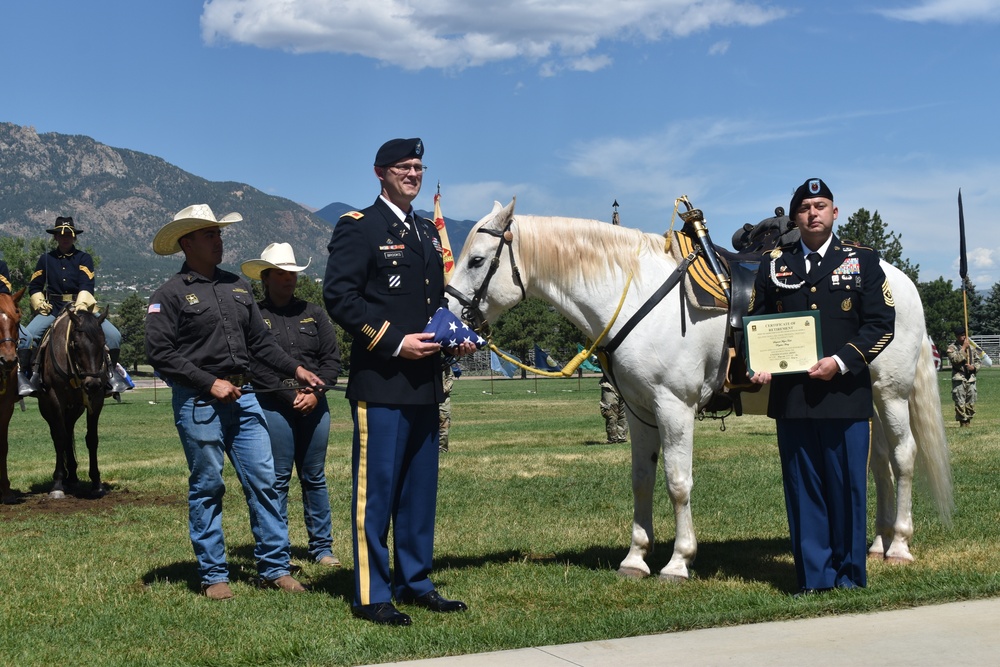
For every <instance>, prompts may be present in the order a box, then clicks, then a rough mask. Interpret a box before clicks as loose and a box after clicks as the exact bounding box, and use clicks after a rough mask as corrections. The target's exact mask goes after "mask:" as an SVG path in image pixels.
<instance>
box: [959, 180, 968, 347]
mask: <svg viewBox="0 0 1000 667" xmlns="http://www.w3.org/2000/svg"><path fill="white" fill-rule="evenodd" d="M958 275H959V276H960V277H961V279H962V310H963V312H964V315H965V337H966V338H968V337H969V302H968V299H967V295H966V283H968V282H969V260H968V257H967V255H966V253H965V212H964V211H963V210H962V188H959V189H958Z"/></svg>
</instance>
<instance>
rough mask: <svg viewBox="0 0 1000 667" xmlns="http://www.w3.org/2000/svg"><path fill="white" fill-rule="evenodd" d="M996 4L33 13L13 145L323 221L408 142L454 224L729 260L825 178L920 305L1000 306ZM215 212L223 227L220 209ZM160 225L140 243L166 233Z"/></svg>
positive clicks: (2, 31)
mask: <svg viewBox="0 0 1000 667" xmlns="http://www.w3.org/2000/svg"><path fill="white" fill-rule="evenodd" d="M998 37H1000V0H867V1H865V2H861V1H855V0H842V1H841V2H837V3H832V2H830V3H827V2H822V3H820V2H809V3H793V2H789V1H785V0H780V1H775V2H768V1H766V0H745V1H743V0H699V1H696V0H618V1H617V2H614V1H611V2H609V1H608V0H562V1H561V2H559V3H553V2H540V1H538V0H507V2H502V3H501V2H493V1H484V0H425V1H422V2H418V1H415V0H412V1H411V0H209V1H208V2H193V1H191V0H171V1H170V2H145V1H137V0H124V1H119V0H96V1H94V2H71V1H69V0H63V1H56V0H32V1H31V2H5V3H3V4H2V5H0V121H7V122H13V123H17V124H20V125H31V126H34V127H35V128H36V129H37V130H38V131H39V132H60V133H66V134H84V135H88V136H90V137H93V138H94V139H96V140H98V141H100V142H103V143H106V144H109V145H111V146H115V147H122V148H130V149H134V150H138V151H142V152H146V153H151V154H154V155H157V156H160V157H162V158H164V159H165V160H167V161H168V162H171V163H173V164H175V165H177V166H179V167H181V168H183V169H185V170H187V171H190V172H192V173H194V174H197V175H199V176H202V177H204V178H208V179H210V180H233V181H241V182H246V183H249V184H251V185H253V186H255V187H257V188H259V189H261V190H263V191H265V192H268V193H271V194H275V195H280V196H283V197H288V198H289V199H293V200H295V201H298V202H301V203H303V204H305V205H308V206H311V207H315V208H319V207H322V206H325V205H326V204H329V203H331V202H334V201H343V202H347V203H351V204H354V205H356V206H365V205H367V204H368V203H370V202H371V201H372V200H373V199H374V198H375V196H376V194H377V181H376V180H375V178H374V176H373V175H372V172H371V163H372V160H373V158H374V154H375V151H376V149H377V148H378V146H379V145H380V144H381V143H382V142H383V141H385V140H386V139H389V138H392V137H400V136H402V137H411V136H420V137H422V138H423V139H424V142H425V144H426V147H427V152H426V155H425V158H424V161H425V163H426V164H428V165H429V166H430V169H429V171H428V172H427V174H426V176H425V186H424V192H423V193H422V195H421V197H420V199H418V201H417V202H416V204H417V207H418V208H425V209H430V208H431V207H432V204H431V196H432V194H433V191H434V186H435V184H436V183H437V182H438V181H440V183H441V191H442V197H443V202H442V204H443V208H444V212H445V213H446V214H447V215H448V216H449V217H455V218H469V219H478V218H480V217H482V216H483V215H485V214H486V213H487V212H489V210H490V208H491V206H492V202H493V200H494V199H498V200H500V201H502V202H504V203H506V202H507V201H509V200H510V198H511V197H512V196H515V195H516V196H517V210H518V211H519V212H521V213H533V214H541V215H566V216H574V217H587V218H599V219H604V220H610V216H611V204H612V202H613V201H614V200H615V199H617V200H618V202H619V203H620V205H621V206H620V209H619V210H620V214H621V218H622V223H623V224H624V225H627V226H631V227H638V228H641V229H645V230H647V231H663V230H665V229H666V228H667V226H668V225H669V222H670V217H671V212H672V208H673V201H674V199H675V198H676V197H678V196H680V195H682V194H686V195H688V196H689V197H690V198H691V200H692V201H693V202H694V204H695V205H696V206H698V207H699V208H701V209H703V210H704V211H705V214H706V217H707V219H708V222H709V226H710V229H711V232H712V235H713V237H714V238H715V239H716V241H717V242H719V243H720V244H726V245H728V242H729V239H730V238H731V236H732V233H733V232H734V231H735V230H736V229H737V228H738V227H739V226H741V225H742V224H743V223H745V222H757V221H758V220H760V219H762V218H764V217H768V216H769V215H770V214H771V212H772V211H773V209H774V207H775V206H778V205H782V206H787V205H788V200H789V198H790V195H791V193H792V191H793V190H794V189H795V187H796V186H797V185H799V184H800V183H802V182H803V181H804V180H805V179H806V178H809V177H813V176H819V177H821V178H823V179H824V180H825V181H826V182H827V183H828V184H829V186H830V188H831V189H832V190H833V193H834V196H835V200H836V204H837V205H838V206H839V208H840V214H841V220H840V222H846V219H847V217H848V216H849V215H850V214H851V213H853V212H854V211H856V210H857V209H858V208H861V207H864V208H867V209H868V210H870V211H874V210H877V211H878V212H879V214H880V215H881V216H882V218H883V220H885V221H886V222H887V223H888V225H889V226H890V229H892V230H893V231H895V232H897V233H900V234H902V241H903V247H904V252H905V254H906V255H907V256H908V257H909V258H910V260H911V261H913V262H916V263H919V264H920V268H921V275H920V278H921V280H932V279H934V278H936V277H938V276H944V277H945V278H948V279H951V280H953V281H954V283H955V284H957V283H958V237H957V202H956V198H957V194H958V190H959V188H962V195H963V200H964V204H965V216H966V225H967V240H968V247H969V263H970V277H972V279H973V281H974V282H975V284H976V285H977V287H978V288H979V289H980V291H983V292H985V291H987V290H989V288H990V287H991V286H992V285H993V284H994V283H996V282H998V281H1000V241H998V234H1000V232H998V227H997V222H998V221H997V219H996V215H995V212H996V211H997V210H998V209H1000V138H998V137H1000V133H998V132H997V129H996V125H997V121H998V111H1000V84H998V83H997V82H998V80H1000V49H998V48H997V46H996V43H997V41H998ZM209 203H211V202H209ZM162 222H164V221H159V220H156V221H150V225H151V226H155V227H159V225H160V224H162Z"/></svg>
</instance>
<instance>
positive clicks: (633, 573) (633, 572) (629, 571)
mask: <svg viewBox="0 0 1000 667" xmlns="http://www.w3.org/2000/svg"><path fill="white" fill-rule="evenodd" d="M618 574H619V576H622V577H625V578H626V579H645V578H646V577H648V576H649V572H643V571H642V570H640V569H639V568H637V567H620V568H618Z"/></svg>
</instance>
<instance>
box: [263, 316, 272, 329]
mask: <svg viewBox="0 0 1000 667" xmlns="http://www.w3.org/2000/svg"><path fill="white" fill-rule="evenodd" d="M264 324H266V325H267V328H268V329H273V328H274V327H272V326H271V320H269V319H268V318H266V317H265V318H264Z"/></svg>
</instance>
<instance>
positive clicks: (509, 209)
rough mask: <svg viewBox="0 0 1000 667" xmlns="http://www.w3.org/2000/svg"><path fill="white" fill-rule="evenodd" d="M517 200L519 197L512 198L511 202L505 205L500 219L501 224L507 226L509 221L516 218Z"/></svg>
mask: <svg viewBox="0 0 1000 667" xmlns="http://www.w3.org/2000/svg"><path fill="white" fill-rule="evenodd" d="M516 201H517V197H514V198H513V199H511V200H510V203H509V204H507V205H506V206H504V207H503V211H501V212H500V216H499V220H500V226H501V227H506V226H507V223H508V222H510V221H511V220H512V219H513V218H514V203H515V202H516Z"/></svg>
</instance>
